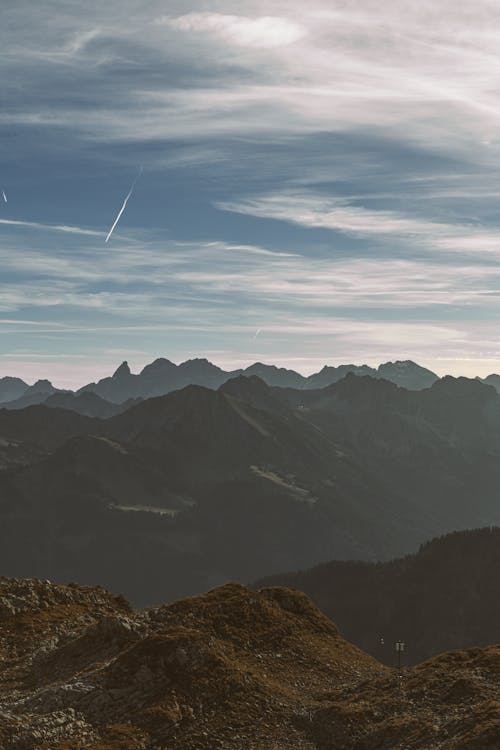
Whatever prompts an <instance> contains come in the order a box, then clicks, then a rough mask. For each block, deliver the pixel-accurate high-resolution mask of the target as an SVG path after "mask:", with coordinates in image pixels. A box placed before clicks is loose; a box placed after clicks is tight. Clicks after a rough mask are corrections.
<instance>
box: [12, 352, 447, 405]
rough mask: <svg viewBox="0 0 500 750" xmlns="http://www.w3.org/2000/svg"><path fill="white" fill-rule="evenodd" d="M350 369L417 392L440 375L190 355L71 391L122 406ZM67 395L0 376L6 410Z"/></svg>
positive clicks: (292, 382) (392, 366) (298, 382)
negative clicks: (297, 367) (240, 364)
mask: <svg viewBox="0 0 500 750" xmlns="http://www.w3.org/2000/svg"><path fill="white" fill-rule="evenodd" d="M348 372H352V373H354V374H355V375H370V376H371V377H374V378H384V379H386V380H390V381H391V382H394V383H396V384H397V385H401V386H403V387H405V388H410V389H415V390H420V389H422V388H428V387H430V386H431V385H432V383H434V382H435V381H436V380H437V379H438V376H437V375H436V374H435V373H433V372H431V371H430V370H427V369H425V368H424V367H421V366H420V365H417V364H415V363H414V362H410V361H406V362H386V363H385V364H382V365H380V366H379V367H378V368H372V367H369V366H368V365H360V366H358V365H340V366H339V367H328V366H325V367H323V369H322V370H321V371H320V372H318V373H316V374H314V375H311V376H309V377H305V376H303V375H301V374H299V373H298V372H295V371H294V370H287V369H285V368H283V367H275V366H274V365H265V364H262V363H260V362H256V363H255V364H253V365H250V367H247V368H246V369H244V370H233V371H232V372H227V371H225V370H222V369H221V368H220V367H217V365H214V364H212V363H211V362H209V361H208V360H206V359H190V360H187V361H186V362H182V363H181V364H180V365H176V364H174V363H173V362H170V360H168V359H164V358H160V359H156V360H155V361H154V362H152V363H151V364H149V365H146V366H145V367H144V368H143V369H142V370H141V372H140V373H139V374H138V375H134V374H132V373H131V371H130V368H129V366H128V363H127V362H122V364H121V365H120V366H119V367H118V368H117V370H116V371H115V372H114V373H113V375H112V376H111V377H107V378H103V379H102V380H99V381H98V382H97V383H89V384H88V385H84V386H83V387H82V388H80V389H79V390H78V391H77V393H76V394H74V395H76V396H77V397H79V396H81V395H83V394H89V393H90V394H95V395H96V396H99V397H100V398H101V399H103V400H105V401H108V402H111V403H115V404H122V403H124V402H128V401H129V400H131V399H138V398H140V399H146V398H153V397H155V396H163V395H165V394H167V393H170V392H171V391H176V390H179V389H180V388H184V387H185V386H187V385H201V386H204V387H205V388H213V389H217V388H219V387H220V386H221V385H222V384H223V383H225V382H226V381H227V380H230V379H232V378H234V377H237V376H239V375H246V376H248V377H251V376H253V375H256V376H258V377H260V378H261V379H262V380H264V382H265V383H267V384H268V385H270V386H281V387H283V388H298V389H302V388H305V389H307V388H322V387H324V386H326V385H331V384H332V383H336V382H337V381H338V380H341V379H342V378H343V377H344V376H345V375H347V373H348ZM67 393H70V395H71V392H68V391H61V390H60V389H56V388H55V387H54V386H53V385H52V383H50V382H49V381H48V380H38V381H37V382H36V383H34V385H32V386H28V384H27V383H25V382H24V381H22V380H20V379H19V378H12V377H5V378H1V379H0V404H3V406H4V408H8V409H22V408H24V407H26V406H32V405H34V404H40V403H44V402H45V401H46V400H48V398H49V397H50V396H52V395H54V394H59V395H61V394H67ZM61 405H62V402H61ZM65 406H66V408H72V407H73V408H75V407H79V406H80V403H79V402H77V401H75V402H69V401H68V402H67V403H66V405H65ZM75 410H79V409H78V408H77V409H75ZM94 416H104V414H103V415H100V414H97V413H96V414H94Z"/></svg>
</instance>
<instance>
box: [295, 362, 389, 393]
mask: <svg viewBox="0 0 500 750" xmlns="http://www.w3.org/2000/svg"><path fill="white" fill-rule="evenodd" d="M348 373H352V374H353V375H359V376H362V375H371V376H372V377H374V378H375V377H377V370H376V369H374V368H373V367H369V366H368V365H359V366H358V365H339V366H338V367H331V366H329V365H325V366H324V367H323V369H322V370H320V371H319V372H317V373H315V374H314V375H310V376H309V377H308V378H307V388H311V389H315V388H325V387H326V386H327V385H332V383H337V382H338V381H339V380H342V378H345V376H346V375H347V374H348Z"/></svg>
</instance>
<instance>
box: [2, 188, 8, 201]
mask: <svg viewBox="0 0 500 750" xmlns="http://www.w3.org/2000/svg"><path fill="white" fill-rule="evenodd" d="M2 195H3V199H4V202H5V203H8V202H9V201H8V200H7V196H6V195H5V190H2Z"/></svg>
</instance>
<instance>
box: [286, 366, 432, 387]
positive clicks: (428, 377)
mask: <svg viewBox="0 0 500 750" xmlns="http://www.w3.org/2000/svg"><path fill="white" fill-rule="evenodd" d="M349 373H352V374H353V375H358V376H359V377H362V376H364V375H369V376H370V377H372V378H382V379H384V380H388V381H389V382H391V383H395V384H396V385H399V386H402V387H403V388H407V389H408V390H414V391H420V390H423V389H424V388H430V387H431V385H432V384H433V383H435V382H436V381H437V380H438V376H437V375H436V374H435V373H434V372H431V370H427V369H426V368H425V367H421V366H420V365H417V364H416V363H415V362H412V361H411V360H406V361H404V362H399V361H398V362H386V363H385V364H382V365H379V367H378V368H373V367H369V366H368V365H339V367H328V366H325V367H323V369H322V370H321V371H320V372H318V373H316V374H314V375H310V376H309V377H308V378H307V384H306V386H305V387H306V388H313V389H315V388H325V387H326V386H328V385H332V384H333V383H337V382H338V381H339V380H342V379H343V378H344V377H345V376H346V375H348V374H349ZM273 385H274V384H273ZM276 385H278V383H276ZM281 385H284V384H281ZM292 387H293V386H292Z"/></svg>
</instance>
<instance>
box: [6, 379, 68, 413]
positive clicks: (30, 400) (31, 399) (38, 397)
mask: <svg viewBox="0 0 500 750" xmlns="http://www.w3.org/2000/svg"><path fill="white" fill-rule="evenodd" d="M54 393H64V391H60V390H58V389H57V388H54V386H53V385H52V383H51V382H50V380H37V381H36V383H34V384H33V385H30V386H29V387H27V388H26V389H25V391H24V393H23V394H22V395H21V396H20V397H19V398H16V399H14V400H13V401H9V402H6V403H3V404H2V407H3V408H4V409H25V408H26V407H27V406H36V404H41V403H43V402H44V401H45V400H46V399H47V398H48V397H49V396H51V395H53V394H54Z"/></svg>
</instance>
